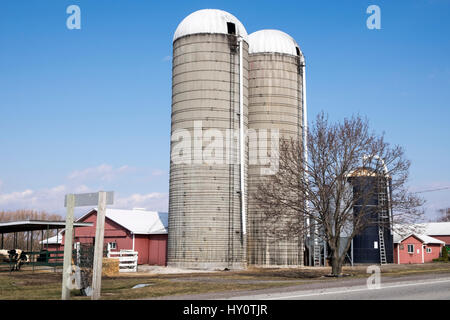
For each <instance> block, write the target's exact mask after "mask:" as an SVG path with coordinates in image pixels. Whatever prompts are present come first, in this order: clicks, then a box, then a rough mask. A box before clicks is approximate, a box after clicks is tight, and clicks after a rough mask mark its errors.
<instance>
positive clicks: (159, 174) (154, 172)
mask: <svg viewBox="0 0 450 320" xmlns="http://www.w3.org/2000/svg"><path fill="white" fill-rule="evenodd" d="M165 173H166V171H164V170H159V169H157V170H153V171H152V176H155V177H158V176H162V175H164V174H165Z"/></svg>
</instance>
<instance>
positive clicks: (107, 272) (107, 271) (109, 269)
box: [102, 258, 119, 277]
mask: <svg viewBox="0 0 450 320" xmlns="http://www.w3.org/2000/svg"><path fill="white" fill-rule="evenodd" d="M118 273H119V259H117V258H103V267H102V275H104V276H107V277H112V276H115V275H117V274H118Z"/></svg>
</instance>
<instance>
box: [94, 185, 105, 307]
mask: <svg viewBox="0 0 450 320" xmlns="http://www.w3.org/2000/svg"><path fill="white" fill-rule="evenodd" d="M105 213H106V192H104V191H100V192H99V193H98V210H97V226H96V230H95V248H94V264H93V269H94V270H93V277H92V297H91V298H92V300H98V299H100V292H101V288H102V262H103V239H104V235H105Z"/></svg>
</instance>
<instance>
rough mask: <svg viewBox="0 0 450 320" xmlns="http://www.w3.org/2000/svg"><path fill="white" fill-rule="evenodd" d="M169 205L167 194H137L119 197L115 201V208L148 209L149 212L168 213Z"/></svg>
mask: <svg viewBox="0 0 450 320" xmlns="http://www.w3.org/2000/svg"><path fill="white" fill-rule="evenodd" d="M168 203H169V201H168V195H167V193H160V192H151V193H147V194H140V193H135V194H132V195H130V196H126V197H120V196H118V197H117V199H115V200H114V206H113V207H115V208H120V209H132V208H146V209H148V210H155V211H167V206H168Z"/></svg>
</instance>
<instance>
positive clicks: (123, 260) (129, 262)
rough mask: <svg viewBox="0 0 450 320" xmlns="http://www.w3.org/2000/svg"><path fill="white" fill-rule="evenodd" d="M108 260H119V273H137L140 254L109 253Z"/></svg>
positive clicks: (122, 251) (129, 252)
mask: <svg viewBox="0 0 450 320" xmlns="http://www.w3.org/2000/svg"><path fill="white" fill-rule="evenodd" d="M108 258H118V259H119V272H136V271H137V262H138V253H137V251H133V250H120V251H109V250H108Z"/></svg>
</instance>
